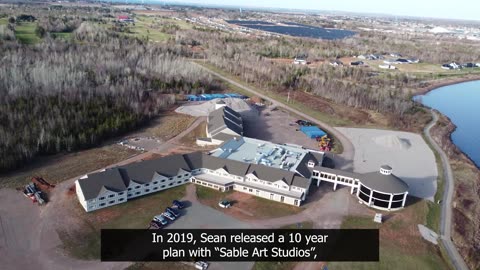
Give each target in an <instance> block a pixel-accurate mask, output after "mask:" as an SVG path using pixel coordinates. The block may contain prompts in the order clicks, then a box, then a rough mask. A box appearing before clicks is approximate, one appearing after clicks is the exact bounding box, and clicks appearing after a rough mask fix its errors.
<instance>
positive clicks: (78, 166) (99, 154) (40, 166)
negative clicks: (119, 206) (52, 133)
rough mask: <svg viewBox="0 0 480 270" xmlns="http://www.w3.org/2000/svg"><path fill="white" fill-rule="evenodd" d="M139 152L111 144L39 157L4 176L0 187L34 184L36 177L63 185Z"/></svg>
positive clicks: (0, 180) (0, 177)
mask: <svg viewBox="0 0 480 270" xmlns="http://www.w3.org/2000/svg"><path fill="white" fill-rule="evenodd" d="M137 153H138V152H137V151H135V150H131V149H128V148H126V147H122V146H119V145H107V146H102V147H98V148H93V149H89V150H84V151H79V152H75V153H71V154H59V155H55V156H51V157H39V158H37V160H36V161H34V163H33V164H32V165H28V166H26V167H25V168H23V169H21V170H17V171H14V172H12V173H9V174H6V175H0V188H4V187H9V188H15V187H20V186H22V185H25V184H27V183H28V182H30V180H31V178H32V177H33V176H42V177H43V178H45V180H47V181H48V182H50V183H59V182H62V181H65V180H67V179H70V178H73V177H76V176H80V175H83V174H86V173H89V172H91V171H94V170H97V169H100V168H103V167H105V166H107V165H110V164H113V163H116V162H119V161H122V160H124V159H126V158H128V157H130V156H133V155H135V154H137Z"/></svg>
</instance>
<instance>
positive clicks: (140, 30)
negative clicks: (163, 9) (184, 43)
mask: <svg viewBox="0 0 480 270" xmlns="http://www.w3.org/2000/svg"><path fill="white" fill-rule="evenodd" d="M157 27H158V28H160V23H159V22H157V21H155V19H153V18H150V17H146V16H139V17H138V18H137V19H136V21H135V25H134V26H132V28H131V31H132V32H133V33H132V34H131V35H133V36H135V37H137V38H141V39H148V40H150V41H153V42H161V41H165V40H168V39H169V38H170V37H171V35H169V34H166V33H162V32H161V31H160V29H157Z"/></svg>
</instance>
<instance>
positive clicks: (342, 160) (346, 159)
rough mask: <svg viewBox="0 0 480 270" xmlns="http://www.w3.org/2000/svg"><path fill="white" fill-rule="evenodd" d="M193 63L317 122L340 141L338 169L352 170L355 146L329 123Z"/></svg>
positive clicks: (336, 159) (337, 156)
mask: <svg viewBox="0 0 480 270" xmlns="http://www.w3.org/2000/svg"><path fill="white" fill-rule="evenodd" d="M192 63H194V64H195V65H197V66H199V67H201V68H202V69H204V70H206V71H208V72H209V73H211V74H212V75H214V76H216V77H218V78H220V79H222V80H224V81H226V82H228V83H230V84H232V85H235V86H237V87H240V88H242V89H243V90H245V91H247V92H250V93H252V94H254V95H256V96H258V97H261V98H263V99H264V100H268V101H270V102H271V103H272V104H273V105H274V106H276V107H278V108H283V109H285V110H288V111H290V112H292V113H294V114H296V115H298V116H300V117H302V118H303V119H305V120H308V121H310V122H312V123H315V124H317V125H318V126H320V127H321V128H322V129H324V130H325V131H327V132H328V133H329V134H331V135H333V136H334V137H335V138H336V139H337V140H339V141H340V143H341V144H342V146H343V153H342V154H339V155H335V158H334V159H335V165H336V167H337V168H338V169H344V170H353V158H354V154H355V148H354V147H353V144H352V143H351V142H350V140H349V139H348V138H347V137H346V136H345V135H343V134H342V133H341V132H339V131H338V130H336V129H335V128H333V127H331V126H330V125H328V124H326V123H324V122H322V121H319V120H318V119H316V118H313V117H311V116H309V115H307V114H305V113H303V112H301V111H298V110H296V109H293V108H291V107H289V106H287V105H285V104H283V103H281V102H278V101H276V100H274V99H272V98H270V97H268V96H266V95H264V94H262V93H259V92H257V91H256V90H254V89H252V88H250V87H247V86H245V85H243V84H240V83H238V82H236V81H234V80H232V79H229V78H227V77H225V76H223V75H221V74H219V73H217V72H215V71H213V70H211V69H208V68H206V67H204V66H202V65H199V64H197V63H195V62H192Z"/></svg>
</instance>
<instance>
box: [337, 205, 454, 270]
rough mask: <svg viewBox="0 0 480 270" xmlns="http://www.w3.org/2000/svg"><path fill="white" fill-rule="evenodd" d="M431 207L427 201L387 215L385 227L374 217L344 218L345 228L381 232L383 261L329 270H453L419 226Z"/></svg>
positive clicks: (355, 263) (381, 258) (341, 266)
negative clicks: (423, 235)
mask: <svg viewBox="0 0 480 270" xmlns="http://www.w3.org/2000/svg"><path fill="white" fill-rule="evenodd" d="M427 211H428V205H427V203H426V202H425V201H419V202H416V203H415V204H413V205H410V206H409V207H408V208H406V209H404V210H402V211H400V212H397V213H387V214H386V215H387V218H386V221H384V223H383V224H376V223H374V222H373V219H372V218H370V217H368V218H367V217H355V216H349V217H347V218H346V219H344V221H343V223H342V228H345V229H347V228H353V229H361V228H378V229H380V261H379V262H361V263H360V262H331V263H328V264H327V265H328V268H329V269H340V270H343V269H345V270H346V269H362V270H370V269H419V270H420V269H432V270H439V269H450V268H449V266H448V264H447V262H445V260H444V259H443V258H442V255H441V254H442V251H441V250H440V248H439V247H437V246H434V245H433V244H431V243H429V242H427V241H425V240H423V238H422V237H421V236H420V233H419V232H418V229H417V224H424V223H425V216H426V213H427Z"/></svg>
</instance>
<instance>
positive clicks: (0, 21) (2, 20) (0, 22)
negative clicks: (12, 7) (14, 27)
mask: <svg viewBox="0 0 480 270" xmlns="http://www.w3.org/2000/svg"><path fill="white" fill-rule="evenodd" d="M7 24H8V18H7V17H5V18H0V25H7Z"/></svg>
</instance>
